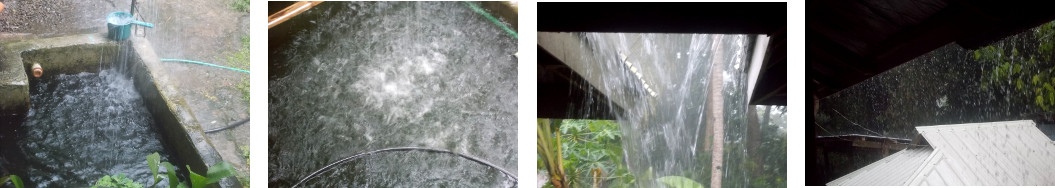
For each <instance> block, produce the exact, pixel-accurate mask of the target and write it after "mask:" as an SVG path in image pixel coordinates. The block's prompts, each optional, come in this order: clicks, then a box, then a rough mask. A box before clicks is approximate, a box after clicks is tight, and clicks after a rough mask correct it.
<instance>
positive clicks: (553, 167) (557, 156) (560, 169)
mask: <svg viewBox="0 0 1055 188" xmlns="http://www.w3.org/2000/svg"><path fill="white" fill-rule="evenodd" d="M555 127H560V125H559V123H558V125H556V126H554V125H551V120H549V119H538V126H536V141H535V143H536V146H537V147H536V150H537V152H538V155H539V161H538V163H539V164H540V165H538V167H544V168H545V169H546V171H547V172H548V174H547V175H549V180H550V181H549V183H550V186H553V187H555V188H564V187H572V185H571V184H569V183H570V181H568V178H567V176H566V175H565V173H564V172H565V171H564V165H562V164H564V162H563V159H562V157H561V156H562V155H561V147H560V146H561V142H560V138H561V137H560V135H558V134H557V131H555V130H554V129H553V128H555Z"/></svg>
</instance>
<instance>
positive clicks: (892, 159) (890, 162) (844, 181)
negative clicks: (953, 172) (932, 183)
mask: <svg viewBox="0 0 1055 188" xmlns="http://www.w3.org/2000/svg"><path fill="white" fill-rule="evenodd" d="M931 151H932V150H931V149H930V148H926V147H923V148H909V149H905V150H901V151H899V152H897V153H894V154H893V155H890V156H887V157H885V158H883V159H881V160H879V161H876V162H874V163H872V164H869V165H868V166H865V167H862V168H861V169H858V170H856V171H854V172H851V173H850V174H847V175H846V176H843V177H841V178H839V179H835V180H834V181H831V182H828V185H904V184H905V183H906V182H908V180H909V179H910V178H912V176H911V175H912V174H913V173H914V172H915V171H916V170H917V169H918V168H919V167H920V166H921V165H922V164H923V162H924V161H925V160H926V159H927V157H929V156H930V155H931Z"/></svg>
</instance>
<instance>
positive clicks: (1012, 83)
mask: <svg viewBox="0 0 1055 188" xmlns="http://www.w3.org/2000/svg"><path fill="white" fill-rule="evenodd" d="M1027 37H1030V36H1016V37H1012V38H1011V39H1010V40H1009V41H1011V42H1000V43H996V44H993V45H990V46H987V47H984V48H981V49H978V50H975V51H974V52H973V53H974V56H973V57H974V60H976V61H979V62H980V63H982V65H983V66H985V67H988V68H989V69H987V70H985V72H984V73H983V74H982V78H981V80H982V86H981V87H982V90H985V91H994V90H995V91H996V92H1001V93H1002V94H1006V95H1010V96H1019V98H1020V100H1027V101H1026V102H1030V103H1033V104H1036V105H1037V106H1039V107H1040V108H1041V109H1043V110H1044V111H1047V112H1055V88H1053V87H1055V63H1053V60H1055V59H1053V57H1052V54H1053V53H1055V47H1053V45H1055V22H1050V23H1046V24H1044V25H1041V26H1039V27H1037V28H1034V32H1033V35H1032V36H1031V37H1033V38H1027ZM1019 41H1023V42H1021V43H1024V45H1025V46H1024V47H1023V48H1022V49H1023V51H1019V46H1020V45H1016V44H1019V43H1017V42H1019ZM1033 41H1035V42H1033ZM1032 45H1035V48H1034V47H1033V46H1032Z"/></svg>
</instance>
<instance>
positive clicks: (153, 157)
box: [147, 152, 161, 185]
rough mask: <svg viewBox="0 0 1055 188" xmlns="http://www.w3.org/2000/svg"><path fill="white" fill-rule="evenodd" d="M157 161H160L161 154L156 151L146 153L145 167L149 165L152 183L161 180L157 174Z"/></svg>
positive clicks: (155, 183)
mask: <svg viewBox="0 0 1055 188" xmlns="http://www.w3.org/2000/svg"><path fill="white" fill-rule="evenodd" d="M158 163H161V155H159V154H158V152H154V153H153V154H150V155H147V167H150V174H153V175H154V176H151V177H154V185H157V184H158V181H161V176H158Z"/></svg>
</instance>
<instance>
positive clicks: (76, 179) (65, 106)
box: [0, 68, 178, 187]
mask: <svg viewBox="0 0 1055 188" xmlns="http://www.w3.org/2000/svg"><path fill="white" fill-rule="evenodd" d="M46 78H48V79H42V80H36V81H34V82H33V83H32V84H30V85H31V88H30V89H31V91H30V93H31V96H30V99H31V101H32V107H31V109H30V110H29V112H28V115H27V117H26V119H25V121H24V123H22V125H20V127H18V128H15V129H16V130H15V131H14V132H5V133H3V134H6V135H5V136H8V137H12V136H13V137H17V138H18V139H14V140H17V141H16V142H17V146H14V147H2V148H0V149H3V150H2V151H0V152H2V153H3V157H0V158H3V159H5V160H6V162H7V163H6V164H0V165H3V166H5V168H6V169H8V170H10V171H12V172H13V173H14V174H17V175H19V176H22V179H23V180H25V181H26V185H27V186H28V187H87V186H90V185H92V184H94V183H95V181H96V180H98V179H99V178H101V177H103V176H105V175H113V174H125V175H127V176H128V177H129V178H132V179H134V180H136V181H138V182H153V179H152V178H150V176H151V174H150V171H149V169H148V168H147V164H146V159H145V157H146V156H147V155H149V154H151V153H154V152H158V153H160V154H161V156H162V160H164V161H173V162H176V161H175V160H174V159H173V158H171V156H173V155H171V153H168V152H166V151H165V148H164V146H163V144H162V141H161V135H160V134H159V133H158V132H157V131H158V130H157V128H156V127H155V125H154V120H153V119H152V118H151V114H150V113H149V112H148V111H147V108H146V106H145V105H144V102H143V99H142V98H141V97H140V95H139V94H138V93H137V92H136V90H135V86H134V85H133V81H132V79H131V78H130V76H128V75H127V74H125V73H122V72H121V71H118V70H117V68H112V69H105V70H101V71H99V72H98V73H78V74H63V75H55V76H51V77H46ZM177 165H178V164H177Z"/></svg>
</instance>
